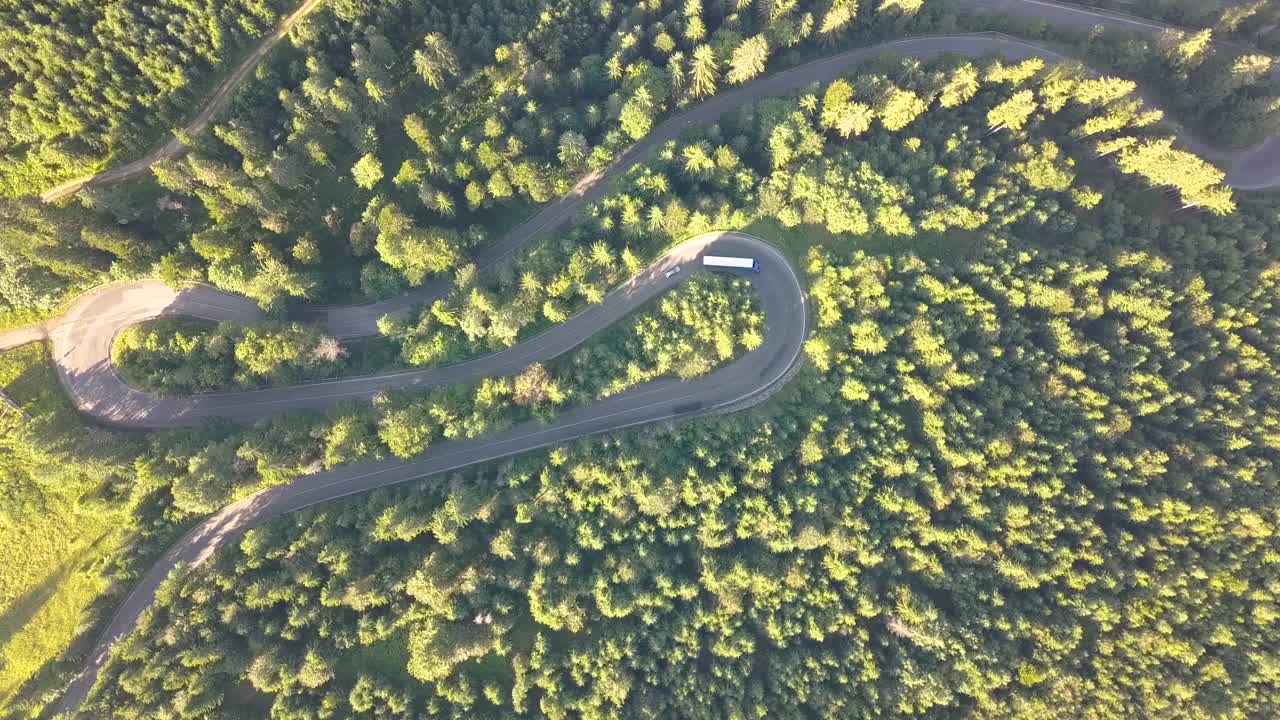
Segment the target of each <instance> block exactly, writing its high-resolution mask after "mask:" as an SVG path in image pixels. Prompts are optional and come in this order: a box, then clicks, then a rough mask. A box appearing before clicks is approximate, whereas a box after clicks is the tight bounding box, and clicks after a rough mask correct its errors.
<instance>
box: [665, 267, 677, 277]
mask: <svg viewBox="0 0 1280 720" xmlns="http://www.w3.org/2000/svg"><path fill="white" fill-rule="evenodd" d="M679 274H680V266H679V265H677V266H675V267H673V268H671V269H670V270H668V271H666V272H664V273H662V276H663V277H668V278H669V277H673V276H675V275H679Z"/></svg>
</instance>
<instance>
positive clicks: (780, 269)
mask: <svg viewBox="0 0 1280 720" xmlns="http://www.w3.org/2000/svg"><path fill="white" fill-rule="evenodd" d="M711 251H714V252H715V253H718V254H729V255H745V256H753V257H756V258H759V259H760V261H761V263H762V265H763V271H762V272H761V273H759V274H755V273H752V272H750V271H735V272H737V273H738V274H740V275H742V276H743V277H746V278H749V279H750V280H751V281H752V282H753V284H754V285H755V288H756V290H757V293H758V296H759V299H760V302H761V305H762V306H763V309H764V313H765V326H766V327H765V337H764V341H763V343H762V344H761V345H760V347H758V348H756V349H755V350H752V351H751V352H749V353H747V354H746V355H743V356H742V357H740V358H738V359H737V360H735V361H734V362H733V363H731V364H729V365H728V366H725V367H722V368H720V369H718V370H716V371H714V372H712V373H709V374H708V375H706V376H704V377H702V378H699V379H697V380H693V381H689V382H679V381H674V380H659V381H655V382H649V383H645V384H643V385H641V386H639V387H636V388H634V389H632V390H630V391H628V392H625V393H622V394H620V395H617V396H614V397H610V398H607V399H605V400H601V401H599V402H596V403H593V404H592V405H590V406H588V407H583V408H577V409H574V410H570V411H568V412H565V413H563V414H561V415H560V416H558V417H557V418H556V419H555V420H554V421H552V422H549V423H539V422H528V423H524V424H521V425H517V426H515V427H513V428H511V429H509V430H506V431H504V432H499V433H496V434H493V435H490V436H486V437H485V438H483V439H479V440H467V441H460V442H443V443H438V444H436V445H433V446H432V447H431V448H430V450H429V451H428V452H427V453H426V454H425V455H424V456H422V457H421V458H420V459H416V460H411V461H402V460H395V459H391V460H382V461H373V462H364V463H356V464H352V465H348V466H343V467H340V468H338V469H335V470H331V471H329V472H323V473H318V474H315V475H308V476H304V477H301V478H299V479H297V480H295V481H293V482H292V483H290V484H288V485H284V486H280V487H277V488H272V489H270V490H266V491H264V492H260V493H258V494H256V495H253V496H251V497H249V498H246V499H245V500H242V501H240V502H237V503H235V504H233V505H230V506H228V507H226V508H224V509H223V510H222V511H220V512H219V513H217V514H216V515H214V516H213V517H211V518H209V519H208V520H206V521H205V522H203V523H201V524H200V525H199V526H198V527H196V528H195V529H194V530H193V531H191V532H190V533H189V534H187V536H185V537H184V538H183V539H182V540H180V541H179V542H178V543H177V544H176V545H174V547H172V548H171V549H170V550H169V551H168V552H167V553H166V554H165V556H164V557H163V558H161V559H160V560H158V561H157V562H156V563H155V564H154V565H153V566H152V567H151V569H150V570H149V571H148V572H147V574H146V575H145V576H144V577H143V578H142V580H140V581H139V582H138V584H137V585H136V586H135V588H134V589H133V591H132V593H131V594H130V595H129V597H128V598H126V600H125V601H124V603H122V604H121V606H120V608H119V609H118V610H117V612H116V615H115V617H113V618H112V620H111V622H110V623H109V624H108V626H107V627H106V628H105V630H104V631H103V633H102V636H101V638H100V640H99V642H98V644H97V646H96V647H95V649H94V651H93V654H92V655H91V656H90V660H89V664H88V666H87V667H86V668H85V670H84V671H82V672H81V674H80V675H79V676H77V678H76V679H75V680H74V681H73V682H72V684H71V686H70V688H69V689H68V690H67V692H66V694H65V695H64V697H63V700H62V702H61V703H60V708H62V709H70V708H75V707H78V706H79V704H80V703H81V702H82V701H83V700H84V698H85V697H86V696H87V694H88V692H89V690H90V689H91V688H92V686H93V683H94V681H95V680H96V678H97V673H98V670H99V669H100V668H101V666H102V665H103V663H104V662H105V661H106V659H107V658H108V656H109V651H110V648H111V645H112V644H113V643H114V642H115V640H116V639H118V638H120V637H122V636H124V635H125V634H127V633H128V632H129V631H130V630H131V629H132V628H133V627H134V626H135V624H136V623H137V620H138V618H139V617H140V616H141V614H142V612H143V611H144V610H146V608H148V607H150V605H151V603H152V602H153V601H154V599H155V593H156V590H157V588H159V586H160V584H161V583H162V582H164V580H165V578H166V577H168V575H169V573H170V572H171V571H172V570H173V569H174V568H175V567H176V566H177V565H178V564H179V563H186V564H188V565H189V566H198V565H200V564H201V563H203V562H204V561H205V560H206V559H207V558H208V557H209V556H210V555H211V554H212V553H213V552H214V551H215V550H217V549H218V547H220V546H221V545H222V544H224V543H225V542H226V541H227V540H229V539H231V538H234V537H236V536H238V535H239V534H240V533H242V532H244V531H245V530H247V529H249V528H251V527H254V526H256V525H259V524H261V523H263V522H266V521H267V520H270V519H271V518H274V517H277V516H279V515H282V514H284V513H288V512H293V511H295V510H298V509H300V508H304V507H307V506H310V505H315V504H317V503H321V502H326V501H329V500H333V499H335V498H339V497H345V496H347V495H353V494H356V493H361V492H365V491H367V490H371V489H373V488H377V487H384V486H387V485H392V484H396V483H400V482H404V481H406V480H412V479H414V478H420V477H425V476H427V475H432V474H436V473H439V472H444V471H447V470H452V469H456V468H460V467H463V466H466V465H471V464H474V463H478V462H484V461H486V460H492V459H495V458H500V457H505V456H508V455H515V454H518V453H522V452H526V451H529V450H532V449H535V448H540V447H545V446H548V445H554V444H560V443H564V442H567V441H569V440H572V439H574V438H578V437H582V436H584V435H589V434H594V433H599V432H605V431H611V430H618V429H621V428H626V427H631V426H634V425H640V424H643V423H652V422H655V421H659V420H666V419H675V418H680V417H686V416H691V415H698V414H704V413H708V412H712V411H716V410H719V409H737V408H741V407H745V406H747V405H750V404H753V403H754V402H758V401H759V400H762V399H763V398H765V397H767V395H768V394H769V393H770V392H771V391H772V390H773V389H774V388H775V387H777V386H778V385H780V384H781V383H782V382H784V381H785V379H786V377H787V376H788V374H789V373H790V371H791V370H792V369H793V368H794V367H795V365H796V363H797V362H799V360H800V356H801V351H802V348H803V344H804V340H805V337H806V335H807V334H808V330H807V311H806V309H805V301H804V290H803V286H802V284H801V282H800V278H799V277H798V276H797V275H796V272H795V270H794V269H793V268H792V267H791V265H790V264H789V263H788V262H787V259H786V258H785V257H784V256H783V255H782V254H781V253H780V252H779V251H778V250H777V249H776V248H774V247H773V246H771V245H769V244H768V243H766V242H764V241H762V240H758V239H755V238H752V237H750V236H747V235H744V234H742V233H736V232H713V233H707V234H705V235H701V236H698V237H695V238H692V239H690V240H688V241H686V242H684V243H681V244H680V245H679V246H677V247H676V248H674V249H672V250H671V251H670V252H668V253H666V254H665V255H663V257H662V258H660V259H659V260H658V261H657V262H655V263H654V264H653V265H651V266H650V267H649V268H648V269H646V270H645V271H644V272H642V273H640V274H639V275H637V276H636V277H635V278H633V279H632V280H630V281H628V282H627V283H625V284H623V285H622V286H620V287H619V288H617V289H616V290H615V291H614V292H612V293H610V294H609V296H608V297H606V298H605V300H604V302H602V303H600V304H599V305H594V306H592V307H591V308H590V309H588V310H587V311H585V312H583V313H580V314H579V315H576V316H575V317H574V318H572V319H570V320H568V321H566V322H565V323H563V324H562V327H564V328H573V329H566V330H564V331H561V329H560V328H557V329H556V330H553V331H552V332H549V333H547V334H546V335H543V336H540V338H536V339H534V340H531V341H529V342H527V343H523V344H522V345H521V346H519V347H518V348H516V349H514V350H515V352H512V353H511V354H507V353H500V354H499V355H496V356H490V357H489V358H482V359H481V360H480V361H476V363H484V365H490V364H492V365H493V367H491V368H486V369H484V370H483V371H482V372H477V373H475V374H474V377H476V378H478V377H483V376H485V375H490V374H502V373H506V372H513V371H517V370H519V369H522V368H523V367H524V366H525V365H527V364H528V362H530V361H533V360H537V359H547V358H549V357H552V356H555V355H558V354H560V353H563V352H564V351H565V350H567V349H569V348H571V347H573V346H574V345H575V344H577V343H578V342H581V341H582V340H584V339H586V338H587V337H590V335H592V334H594V333H595V332H598V331H599V330H600V329H601V328H603V327H606V326H608V325H610V324H612V323H613V322H616V321H617V320H618V319H619V318H621V317H622V316H623V315H625V314H626V313H628V312H630V311H631V310H634V309H635V308H636V307H638V306H639V305H640V304H643V303H644V302H645V301H647V300H649V299H650V298H652V297H654V296H656V295H658V294H659V293H661V292H663V291H664V290H666V289H668V288H669V287H671V286H672V285H674V284H677V283H679V282H682V281H684V280H685V279H686V278H689V277H691V276H693V275H694V274H696V273H697V272H700V271H701V269H702V266H701V263H699V262H698V261H697V259H698V258H699V257H700V256H701V255H702V254H704V253H706V252H711ZM675 265H681V266H682V268H683V270H682V272H680V273H678V274H676V275H675V276H674V277H671V278H667V277H665V273H664V271H665V270H667V269H669V268H671V267H673V266H675ZM543 338H545V339H546V341H545V342H543V341H542V339H543ZM476 363H468V364H476ZM414 374H415V375H419V376H422V377H432V378H433V381H457V380H458V379H459V378H457V377H453V376H452V375H451V373H450V369H444V370H439V371H428V372H427V373H414ZM468 379H470V376H468ZM396 382H397V381H391V382H387V381H386V380H385V379H383V380H381V381H379V382H372V383H367V384H366V383H365V382H363V381H358V382H355V383H352V384H351V385H344V384H343V383H334V384H332V385H331V386H330V387H331V388H332V390H333V392H327V394H326V395H324V400H323V404H326V405H327V404H330V403H332V402H334V401H335V399H336V398H338V397H339V396H341V397H347V396H364V397H367V396H368V395H369V394H371V393H373V392H377V391H378V389H379V388H381V387H388V386H390V385H393V384H395V383H396ZM293 392H294V393H296V392H297V388H294V390H293ZM277 409H279V406H273V407H271V408H270V410H271V411H274V410H277ZM263 414H266V413H263Z"/></svg>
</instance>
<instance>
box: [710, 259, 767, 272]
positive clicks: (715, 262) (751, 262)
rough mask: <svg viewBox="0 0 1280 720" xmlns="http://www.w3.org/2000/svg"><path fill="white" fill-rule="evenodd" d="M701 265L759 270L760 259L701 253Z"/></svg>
mask: <svg viewBox="0 0 1280 720" xmlns="http://www.w3.org/2000/svg"><path fill="white" fill-rule="evenodd" d="M702 265H703V267H710V268H718V267H719V268H741V269H744V270H753V271H755V272H760V261H759V260H757V259H755V258H745V257H724V256H722V255H703V256H702Z"/></svg>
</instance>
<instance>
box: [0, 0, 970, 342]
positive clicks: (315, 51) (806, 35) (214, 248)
mask: <svg viewBox="0 0 1280 720" xmlns="http://www.w3.org/2000/svg"><path fill="white" fill-rule="evenodd" d="M920 5H921V4H920V3H918V2H912V3H883V6H884V7H883V9H881V8H880V6H877V5H871V4H863V5H859V4H858V3H844V2H837V3H834V4H833V3H829V2H825V1H824V2H808V1H806V2H802V3H801V2H797V3H785V4H781V5H773V6H769V9H767V10H759V11H757V10H755V9H752V8H750V7H747V6H745V5H744V6H742V7H737V6H736V5H733V4H729V5H722V4H720V3H708V4H707V5H706V7H704V6H703V3H702V2H701V1H700V0H688V2H682V3H636V4H633V5H620V4H616V3H607V4H605V5H591V4H586V3H576V2H563V3H555V4H548V5H546V6H545V7H544V6H543V5H542V4H540V3H534V2H523V3H515V4H512V3H496V2H491V3H488V4H486V3H483V2H482V3H477V4H474V5H472V6H469V7H468V8H461V7H454V6H452V5H449V4H435V3H412V4H411V3H404V2H397V1H395V0H381V1H379V2H373V3H348V2H336V3H325V4H324V6H323V7H321V8H319V9H317V10H316V11H315V12H313V13H312V14H311V15H309V16H308V17H307V18H306V19H305V20H304V21H303V22H301V23H300V24H299V25H298V27H296V28H295V30H294V31H293V33H292V34H291V36H290V43H289V45H288V46H286V47H282V48H281V52H278V53H276V54H274V55H272V56H271V57H270V59H269V61H268V62H266V63H264V64H263V65H262V66H261V67H260V68H259V69H258V71H257V73H256V75H255V76H254V77H253V79H252V80H251V81H250V82H248V83H247V84H246V85H245V86H244V87H243V88H242V90H241V91H240V92H239V93H238V95H237V96H236V100H235V102H234V104H233V107H232V109H231V111H230V112H229V113H228V114H227V115H226V116H225V117H223V118H220V119H219V121H218V122H217V123H216V125H215V127H214V128H213V130H212V132H209V133H205V134H202V135H200V136H198V137H194V138H187V140H188V141H189V142H190V143H191V145H192V148H191V150H190V151H189V152H188V153H187V154H186V155H185V156H184V157H182V158H180V159H177V160H173V161H169V162H166V163H161V164H158V165H156V166H153V168H152V170H153V177H150V178H143V179H140V180H137V181H133V182H130V183H125V184H123V185H117V186H107V187H99V188H89V189H87V190H84V191H81V192H80V193H79V194H78V195H77V196H76V198H75V199H74V200H71V201H68V202H66V203H62V204H60V205H59V206H56V207H49V206H43V205H40V204H39V203H38V202H36V201H35V200H30V199H15V200H6V201H3V202H2V203H0V253H3V255H2V256H0V260H3V262H2V263H0V266H2V267H3V273H0V324H3V323H5V322H7V323H9V324H12V323H15V322H21V321H26V320H27V319H28V318H29V317H30V316H31V314H32V310H33V309H34V310H36V311H40V310H44V311H47V310H48V309H49V308H51V307H53V306H54V305H56V303H57V302H58V300H60V299H61V298H62V297H64V296H65V294H66V293H67V292H69V291H74V290H75V289H76V288H78V287H83V286H85V285H88V284H92V283H94V282H96V281H99V280H102V279H105V278H118V277H126V276H130V275H136V274H142V273H147V274H153V275H158V276H160V277H163V278H166V279H168V280H172V281H181V280H190V279H203V280H208V281H210V282H212V283H213V284H215V285H217V286H219V287H222V288H225V289H227V290H231V291H233V292H239V293H244V294H246V295H248V296H250V297H252V298H254V299H256V300H258V301H259V302H261V303H262V304H263V306H264V307H267V308H271V309H274V310H280V309H282V306H283V305H285V304H286V303H288V302H290V301H295V302H296V301H298V300H303V299H305V300H310V301H326V300H351V299H360V298H368V297H385V296H389V295H394V294H397V293H399V292H402V291H403V290H404V289H405V288H407V287H409V286H411V285H417V284H420V283H421V282H422V281H423V280H424V279H425V278H426V277H427V276H428V275H430V274H433V273H440V272H447V271H452V270H454V269H456V268H457V267H460V266H462V265H464V264H465V262H466V259H467V257H468V255H469V254H470V253H471V252H472V251H473V250H474V248H476V247H477V246H478V245H482V244H484V242H486V240H487V239H488V238H490V237H492V232H493V231H496V230H501V229H504V228H505V227H508V226H509V225H510V224H511V223H512V222H513V221H514V220H516V219H518V218H519V217H520V216H522V215H523V214H524V212H526V209H527V207H528V205H529V204H530V203H541V202H545V201H547V200H549V199H551V198H552V197H555V196H558V195H560V194H562V193H563V192H564V191H565V190H567V189H568V187H569V186H570V185H571V184H572V182H573V181H574V180H576V179H577V178H578V177H579V176H580V175H581V174H583V173H584V172H586V171H587V170H589V169H590V168H593V167H599V166H600V165H602V164H604V163H607V162H608V160H609V159H610V158H612V157H613V156H614V154H615V153H617V152H618V150H620V149H621V148H623V147H625V146H627V145H628V144H630V143H631V142H632V140H633V139H635V138H637V137H640V136H642V135H644V134H645V133H646V132H647V131H648V129H649V128H650V127H652V126H653V125H654V123H655V122H656V121H657V120H659V119H660V118H661V117H662V116H663V115H664V114H666V113H669V112H671V111H672V110H673V109H677V108H680V107H684V106H686V105H688V104H690V103H693V102H697V101H698V100H699V99H701V98H704V97H706V96H707V95H710V94H712V93H714V92H716V90H717V89H720V88H723V87H729V86H732V85H735V84H738V83H742V82H745V81H747V80H749V79H750V78H751V77H753V76H754V75H757V74H759V73H760V72H761V71H762V70H763V69H764V68H765V67H766V64H768V65H770V66H776V65H778V64H795V63H797V62H799V61H801V60H802V59H804V58H805V57H806V56H807V55H806V54H812V53H814V52H818V51H822V50H826V49H829V48H831V47H833V46H840V45H847V44H850V43H854V42H870V41H874V40H876V39H880V38H884V37H888V36H891V35H895V34H898V33H902V32H917V31H918V32H928V31H931V30H934V29H944V30H945V29H946V28H947V27H953V26H954V24H955V23H954V14H953V13H952V12H951V11H949V10H945V9H943V8H941V6H940V7H939V8H937V9H935V8H933V7H932V6H929V7H925V8H923V9H922V8H921V6H920ZM761 7H762V8H764V6H763V5H762V6H761ZM535 49H536V52H535ZM43 189H44V186H43V185H40V184H38V183H28V184H27V185H26V186H24V187H23V188H22V190H21V192H20V193H19V194H22V195H30V194H34V193H36V192H39V191H40V190H43ZM6 316H8V317H6Z"/></svg>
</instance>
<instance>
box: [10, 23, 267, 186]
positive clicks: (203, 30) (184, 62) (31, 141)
mask: <svg viewBox="0 0 1280 720" xmlns="http://www.w3.org/2000/svg"><path fill="white" fill-rule="evenodd" d="M288 7H289V2H288V0H215V1H214V2H189V1H186V0H164V1H163V2H145V3H144V2H136V1H134V0H65V1H62V2H52V3H51V2H39V3H32V2H27V1H26V0H4V2H0V89H3V92H2V93H0V196H8V197H13V196H18V195H27V194H32V193H38V192H39V191H41V190H44V189H45V187H47V186H51V185H53V184H55V183H56V182H57V181H59V180H64V179H66V178H68V177H73V176H76V175H79V174H82V173H84V172H86V171H90V170H94V169H97V168H98V167H99V166H100V165H101V164H102V163H103V162H104V161H108V160H111V161H119V160H121V159H122V158H126V157H129V156H131V155H136V154H139V153H140V152H141V151H142V150H144V149H146V147H147V145H149V144H151V143H153V142H155V141H156V140H158V139H159V138H160V137H161V136H163V135H164V134H165V133H166V132H168V130H169V129H171V128H173V127H178V126H180V125H182V124H184V123H183V120H184V119H185V118H186V117H187V116H189V115H190V114H192V110H193V108H196V107H198V106H199V105H200V103H201V102H203V100H204V97H203V93H204V91H206V90H208V89H209V88H208V78H209V77H210V76H212V74H213V73H214V71H216V70H218V69H219V68H222V67H223V66H224V65H225V64H226V63H227V61H228V59H234V56H235V52H236V51H237V49H238V48H240V47H241V46H242V45H244V44H246V43H247V42H248V41H249V40H251V39H253V38H257V37H260V36H262V35H265V34H266V33H268V32H269V31H270V30H272V29H273V28H274V27H275V26H276V23H277V22H278V20H279V19H280V16H281V14H282V11H283V10H285V9H287V8H288Z"/></svg>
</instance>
